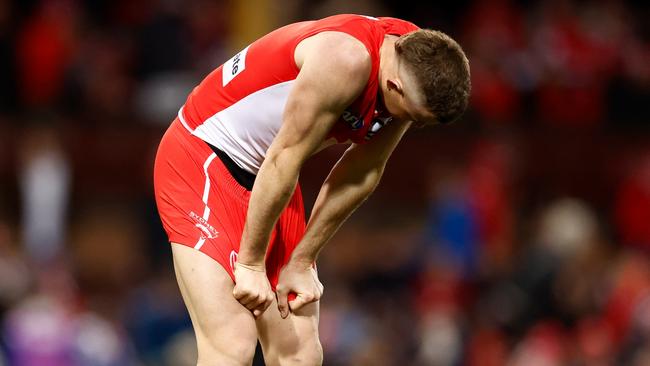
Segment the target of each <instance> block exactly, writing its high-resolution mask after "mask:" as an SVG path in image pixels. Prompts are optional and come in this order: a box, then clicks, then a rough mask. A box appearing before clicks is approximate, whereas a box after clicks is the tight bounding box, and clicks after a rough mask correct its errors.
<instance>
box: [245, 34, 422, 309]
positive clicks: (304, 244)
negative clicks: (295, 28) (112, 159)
mask: <svg viewBox="0 0 650 366" xmlns="http://www.w3.org/2000/svg"><path fill="white" fill-rule="evenodd" d="M396 39H397V37H395V36H386V39H385V41H384V45H383V46H382V49H381V54H382V58H381V62H382V63H383V64H382V68H381V69H380V75H379V81H380V83H381V84H382V86H381V87H380V90H381V91H382V95H381V96H382V97H383V100H384V104H385V108H386V110H387V112H389V113H390V114H391V115H392V116H393V117H395V119H394V121H393V122H392V123H391V124H389V125H388V126H386V127H385V128H383V129H382V133H381V134H378V135H377V136H376V137H375V138H373V139H372V140H370V141H369V142H368V143H366V144H362V145H357V144H353V145H351V146H350V148H348V150H347V151H346V152H345V153H344V154H343V156H342V157H341V158H340V160H339V161H338V162H337V164H336V165H335V166H334V167H333V168H332V170H331V172H330V174H329V176H328V177H327V179H326V181H325V183H324V184H323V186H322V187H321V190H320V192H319V195H318V198H317V199H316V202H315V206H314V209H313V211H312V215H311V218H310V220H309V222H308V225H307V229H306V232H305V235H304V237H303V238H302V240H301V241H300V243H299V244H298V246H297V247H296V249H295V250H294V252H293V254H292V257H291V259H290V261H289V263H287V265H286V266H285V267H284V268H283V269H282V270H281V272H280V276H279V280H278V285H277V288H276V291H277V301H278V308H279V310H280V314H281V316H282V317H283V318H286V317H287V315H288V314H289V311H296V310H298V309H300V308H301V307H302V306H304V305H305V304H308V303H311V302H314V301H317V300H319V299H320V296H321V295H322V293H323V286H322V284H321V283H320V281H319V280H318V276H317V275H316V271H315V269H314V268H313V263H314V261H315V260H316V258H317V256H318V253H319V251H320V250H321V249H322V247H323V246H324V245H325V243H326V242H327V241H328V240H329V239H330V238H331V237H332V235H333V234H334V233H335V232H336V230H337V229H338V228H339V227H340V225H341V224H342V223H343V222H344V221H345V219H346V218H347V217H348V216H349V215H350V214H351V213H352V212H353V211H354V210H355V209H356V208H357V207H358V206H359V205H360V204H361V203H362V202H363V201H364V200H365V199H366V198H367V197H368V196H369V195H370V194H371V193H372V191H373V190H374V188H375V187H376V186H377V184H378V183H379V180H380V178H381V175H382V173H383V171H384V167H385V164H386V161H387V160H388V158H389V157H390V155H391V153H392V151H393V150H394V148H395V146H396V145H397V143H398V142H399V141H400V139H401V138H402V136H403V135H404V133H405V132H406V130H407V129H408V128H409V127H410V125H411V122H412V121H415V120H420V121H431V120H433V116H431V114H430V113H428V112H427V111H426V109H425V108H423V107H421V104H420V103H418V101H419V99H421V97H420V96H419V95H417V92H415V90H416V88H415V87H414V86H413V83H412V81H411V79H409V77H410V75H406V71H405V70H404V68H402V67H399V65H398V63H397V62H396V57H395V54H394V47H393V44H394V41H395V40H396ZM295 61H296V65H297V66H298V67H299V68H300V73H299V74H298V77H297V78H296V83H295V85H294V87H293V89H292V91H291V94H290V95H289V98H288V100H287V104H286V107H285V111H284V115H283V123H282V127H281V128H280V131H279V132H278V134H277V136H276V137H275V139H274V141H273V143H272V144H271V146H270V147H269V149H268V152H267V156H266V159H265V160H264V162H263V163H262V165H261V168H260V170H259V173H258V175H257V178H256V180H255V185H254V186H253V190H252V193H251V198H250V202H249V208H248V213H247V219H246V224H245V227H244V232H243V235H242V240H241V243H240V252H239V258H238V262H237V264H236V266H235V271H234V274H235V288H234V290H233V295H234V297H235V298H236V299H237V300H238V301H239V302H240V303H242V304H243V305H244V306H245V307H246V308H248V309H249V310H251V311H253V314H254V315H255V316H259V315H260V314H262V313H263V312H264V311H265V310H266V308H267V307H268V306H269V305H270V304H271V302H272V300H273V298H274V295H273V292H272V290H271V286H270V284H269V282H268V278H267V277H266V273H265V265H264V257H265V254H266V249H267V245H268V242H269V236H270V233H271V231H272V228H273V226H274V225H275V223H276V222H277V220H278V218H279V216H280V214H281V212H282V210H283V209H284V208H285V207H286V205H287V203H288V201H289V199H290V197H291V194H292V193H293V191H294V189H295V187H296V183H297V181H298V176H299V173H300V169H301V167H302V165H303V164H304V162H305V161H306V160H307V159H308V158H309V157H310V156H311V155H313V154H314V153H315V152H317V151H318V150H320V149H321V148H322V147H323V146H326V145H329V144H331V143H332V141H325V137H326V136H327V134H328V132H329V131H330V129H331V128H332V126H333V125H334V124H335V123H336V121H337V120H338V119H339V117H340V116H341V114H342V113H343V111H344V109H345V108H346V107H347V106H349V105H350V104H351V103H352V102H353V101H354V100H355V99H356V98H357V97H358V96H359V95H360V93H361V92H362V91H363V89H364V87H365V85H366V83H367V81H368V78H369V76H370V75H369V74H370V70H371V59H370V55H369V54H368V51H367V50H366V48H365V46H364V45H363V44H362V43H361V42H360V41H358V40H357V39H355V38H354V37H352V36H350V35H347V34H345V33H341V32H323V33H319V34H317V35H315V36H313V37H310V38H307V39H306V40H304V41H302V42H301V43H300V44H299V45H298V47H296V51H295ZM405 82H407V83H408V85H405ZM384 86H385V87H384ZM289 293H295V294H296V298H295V299H294V300H292V301H287V300H288V295H289Z"/></svg>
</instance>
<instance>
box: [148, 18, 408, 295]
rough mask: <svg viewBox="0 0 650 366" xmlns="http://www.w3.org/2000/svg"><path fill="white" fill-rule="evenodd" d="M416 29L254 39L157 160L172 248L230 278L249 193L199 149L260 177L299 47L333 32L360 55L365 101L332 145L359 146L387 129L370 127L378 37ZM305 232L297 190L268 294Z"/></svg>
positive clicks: (360, 27) (349, 114)
mask: <svg viewBox="0 0 650 366" xmlns="http://www.w3.org/2000/svg"><path fill="white" fill-rule="evenodd" d="M417 29H418V27H417V26H415V25H414V24H412V23H410V22H406V21H403V20H399V19H395V18H373V17H366V16H361V15H336V16H332V17H328V18H324V19H321V20H316V21H307V22H300V23H294V24H290V25H287V26H285V27H282V28H280V29H277V30H275V31H273V32H271V33H269V34H267V35H266V36H264V37H262V38H260V39H258V40H257V41H255V42H253V43H252V44H251V45H249V46H248V47H246V48H245V49H243V50H242V51H241V52H239V53H238V54H236V55H235V56H234V57H233V58H231V59H230V60H228V61H227V62H226V63H224V64H223V65H221V66H220V67H218V68H217V69H215V70H214V71H213V72H211V73H210V74H209V75H208V76H207V77H206V78H205V79H204V80H203V81H202V82H201V83H200V84H199V85H198V86H197V87H196V88H195V89H194V90H193V91H192V93H191V94H190V95H189V97H188V99H187V101H186V103H185V105H184V106H183V107H182V108H181V109H180V111H179V113H178V118H177V119H176V120H175V121H174V123H172V126H170V128H169V130H168V131H167V133H166V134H165V136H164V137H163V140H162V141H161V144H160V147H159V150H158V155H157V157H156V167H155V172H154V181H155V187H156V201H157V204H158V210H159V212H160V216H161V219H162V222H163V226H164V227H165V230H166V231H167V233H168V235H169V239H170V241H172V242H177V243H180V244H185V245H188V246H192V247H195V248H197V249H199V250H201V251H203V252H205V253H206V254H208V255H209V256H211V257H212V258H214V259H215V260H217V261H218V262H219V263H221V264H222V265H223V266H224V268H225V269H226V270H227V271H228V272H229V273H230V275H231V276H232V263H233V261H234V260H236V253H237V252H238V251H239V240H240V238H241V232H242V230H243V225H244V222H245V221H246V210H247V208H248V198H249V196H250V192H248V191H247V190H246V189H244V188H243V187H241V186H239V185H238V184H237V182H236V181H235V180H234V179H233V178H232V177H231V176H230V174H229V173H228V170H227V169H226V168H225V167H224V165H223V164H221V161H220V160H219V158H218V157H216V155H215V154H214V152H213V151H212V150H211V149H210V148H209V147H208V145H207V144H206V143H205V142H207V143H209V144H211V145H213V146H215V147H217V148H218V149H219V150H221V151H223V152H225V153H226V154H227V155H228V156H229V157H230V158H231V159H232V160H233V161H234V162H235V163H236V164H237V165H238V166H239V167H240V168H242V169H243V170H245V171H248V172H250V173H253V174H257V172H258V171H259V168H260V166H261V165H262V162H263V161H264V158H265V155H266V151H267V149H268V148H269V146H270V145H271V143H272V142H273V139H274V138H275V136H276V135H277V133H278V131H279V130H280V126H281V125H282V114H283V111H284V106H285V104H286V101H287V98H288V96H289V92H290V91H291V88H292V86H293V83H294V82H295V79H296V77H297V76H298V73H299V71H300V70H299V69H298V67H297V66H296V63H295V61H294V51H295V48H296V46H297V45H298V44H299V43H300V42H301V41H302V40H304V39H305V38H308V37H310V36H313V35H315V34H317V33H320V32H324V31H339V32H344V33H348V34H350V35H351V36H353V37H355V38H356V39H358V40H359V41H361V42H362V43H363V44H364V45H365V46H366V48H367V50H368V52H369V54H370V56H371V60H372V71H371V74H370V77H369V79H368V83H367V85H366V88H365V89H364V91H363V93H362V94H361V95H360V96H359V97H358V98H357V100H355V101H354V103H352V104H351V105H350V106H349V107H348V108H347V109H346V111H345V112H344V113H343V115H342V116H341V119H340V120H339V121H338V122H337V123H336V124H335V125H334V127H333V128H332V131H331V132H330V135H329V137H334V138H336V139H337V140H338V141H339V142H345V141H351V142H355V143H364V142H365V141H366V140H367V139H369V138H370V137H372V136H373V135H374V134H375V133H376V132H377V130H378V129H379V128H381V126H383V124H384V123H385V121H384V120H378V119H375V116H376V111H375V109H376V103H377V92H378V87H379V85H378V71H379V49H380V47H381V45H382V42H383V40H384V37H385V35H386V34H394V35H398V36H399V35H402V34H405V33H408V32H411V31H414V30H417ZM323 57H327V55H323ZM201 140H203V141H201ZM304 228H305V218H304V209H303V207H302V198H301V197H300V191H299V188H298V189H297V191H296V193H295V194H294V197H293V198H292V199H291V202H290V204H289V206H288V207H287V209H285V211H284V212H283V214H282V216H281V218H280V220H279V221H278V224H277V226H276V230H274V233H272V240H271V243H270V244H269V249H268V252H267V258H266V261H267V273H268V275H269V278H270V280H271V284H272V285H273V286H275V283H276V282H277V274H278V273H279V270H280V268H281V267H282V266H283V265H284V264H285V263H286V261H288V259H289V257H290V255H291V252H292V251H293V248H294V247H295V246H296V245H297V243H298V242H299V240H300V238H301V237H302V235H303V233H304ZM276 232H277V233H279V234H278V235H276V234H275V233H276Z"/></svg>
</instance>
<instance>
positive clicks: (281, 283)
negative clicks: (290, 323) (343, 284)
mask: <svg viewBox="0 0 650 366" xmlns="http://www.w3.org/2000/svg"><path fill="white" fill-rule="evenodd" d="M276 293H277V296H278V310H280V316H282V318H283V319H285V318H286V317H287V316H289V312H290V311H291V312H295V311H296V310H298V309H300V308H301V307H303V306H305V305H307V304H309V303H312V302H316V301H318V300H320V298H321V296H323V284H321V283H320V280H319V279H318V273H317V272H316V268H314V265H313V264H311V263H301V262H298V261H289V263H287V265H286V266H284V267H283V268H282V270H281V271H280V276H279V278H278V285H277V286H276ZM289 294H295V295H296V297H295V299H292V300H289V299H288V297H289Z"/></svg>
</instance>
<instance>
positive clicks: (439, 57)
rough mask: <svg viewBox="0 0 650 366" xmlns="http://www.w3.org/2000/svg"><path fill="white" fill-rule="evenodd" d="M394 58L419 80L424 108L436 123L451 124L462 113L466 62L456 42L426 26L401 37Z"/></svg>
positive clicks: (466, 93)
mask: <svg viewBox="0 0 650 366" xmlns="http://www.w3.org/2000/svg"><path fill="white" fill-rule="evenodd" d="M395 51H396V52H397V55H398V57H400V59H401V60H402V61H404V62H405V63H406V64H407V65H408V68H409V70H411V71H412V72H413V74H414V76H415V77H416V79H417V80H418V82H419V83H420V85H419V86H420V88H421V90H422V91H423V92H424V95H425V97H426V103H427V108H428V109H429V111H430V112H431V113H433V114H434V115H435V116H436V119H437V120H438V121H439V122H440V123H451V122H453V121H455V120H457V119H458V118H460V116H461V115H462V114H463V113H464V112H465V109H466V108H467V103H468V99H469V93H470V89H471V83H470V76H469V61H467V57H466V56H465V53H464V52H463V49H462V48H461V47H460V45H459V44H458V43H456V41H454V40H453V39H451V37H449V36H448V35H446V34H444V33H442V32H439V31H435V30H430V29H420V30H417V31H415V32H411V33H408V34H405V35H403V36H401V37H400V38H399V39H398V40H397V42H396V43H395Z"/></svg>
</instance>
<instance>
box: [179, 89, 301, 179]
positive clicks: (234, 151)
mask: <svg viewBox="0 0 650 366" xmlns="http://www.w3.org/2000/svg"><path fill="white" fill-rule="evenodd" d="M294 81H295V80H289V81H285V82H283V83H279V84H275V85H271V86H269V87H267V88H264V89H260V90H258V91H256V92H255V93H252V94H250V95H248V96H246V97H244V98H242V99H241V100H239V101H238V102H236V103H234V104H233V105H231V106H230V107H228V108H226V109H224V110H222V111H220V112H218V113H217V114H215V115H213V116H211V117H210V118H208V119H207V120H205V121H204V122H203V123H202V124H201V125H199V126H198V127H197V128H196V129H195V130H194V131H193V132H192V133H193V134H194V135H195V136H197V137H199V138H200V139H202V140H204V141H206V142H208V143H210V144H212V145H214V146H216V147H217V148H219V149H220V150H222V151H224V152H225V153H226V154H228V156H230V158H231V159H232V160H234V161H235V163H237V165H239V166H240V167H241V168H243V169H245V170H247V171H249V172H251V173H253V174H257V172H258V171H259V169H260V166H261V165H262V162H263V161H264V158H265V157H266V151H267V150H268V148H269V146H271V143H272V142H273V139H274V138H275V136H276V135H277V134H278V131H279V130H280V126H281V125H282V114H283V112H284V106H285V104H286V102H287V97H288V96H289V91H290V90H291V87H292V85H293V82H294Z"/></svg>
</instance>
